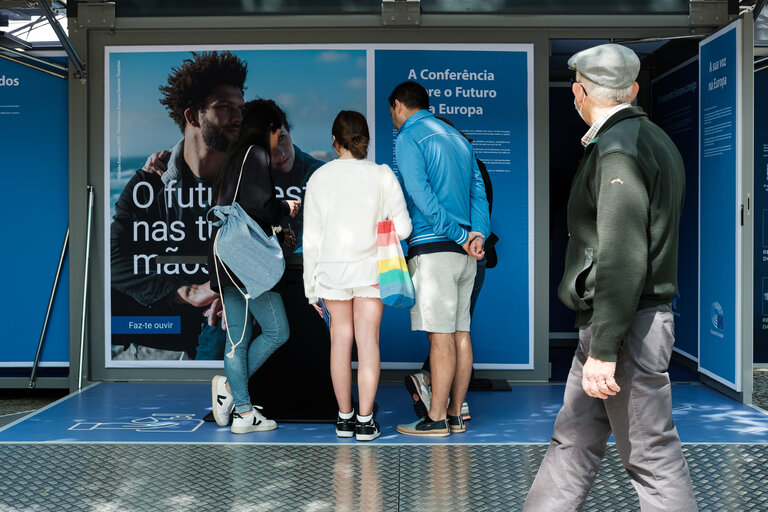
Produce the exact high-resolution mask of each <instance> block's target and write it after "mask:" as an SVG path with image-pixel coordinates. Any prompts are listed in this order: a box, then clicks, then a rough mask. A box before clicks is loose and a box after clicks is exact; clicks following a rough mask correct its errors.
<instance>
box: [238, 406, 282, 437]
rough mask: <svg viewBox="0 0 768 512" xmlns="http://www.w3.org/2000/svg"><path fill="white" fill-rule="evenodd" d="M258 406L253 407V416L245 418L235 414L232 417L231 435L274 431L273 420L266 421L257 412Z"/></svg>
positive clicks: (249, 415) (274, 423) (275, 425)
mask: <svg viewBox="0 0 768 512" xmlns="http://www.w3.org/2000/svg"><path fill="white" fill-rule="evenodd" d="M259 409H261V407H259V406H258V405H254V406H253V414H248V415H247V416H240V414H239V413H237V412H235V414H234V415H233V416H232V428H231V430H232V433H233V434H247V433H248V432H263V431H265V430H275V429H276V428H277V423H276V422H275V421H274V420H268V419H267V418H265V417H264V415H263V414H261V413H260V412H259Z"/></svg>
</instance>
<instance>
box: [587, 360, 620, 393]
mask: <svg viewBox="0 0 768 512" xmlns="http://www.w3.org/2000/svg"><path fill="white" fill-rule="evenodd" d="M615 373H616V362H615V361H601V360H599V359H595V358H594V357H588V358H587V362H586V363H584V370H583V372H582V377H581V387H582V388H584V392H585V393H586V394H588V395H589V396H591V397H594V398H608V397H609V396H613V395H615V394H616V393H618V392H619V391H621V388H620V387H619V385H618V384H616V380H615V379H614V375H615Z"/></svg>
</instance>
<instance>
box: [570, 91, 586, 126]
mask: <svg viewBox="0 0 768 512" xmlns="http://www.w3.org/2000/svg"><path fill="white" fill-rule="evenodd" d="M586 101H587V98H586V97H585V98H584V101H582V102H581V108H579V106H578V105H577V104H576V98H573V108H575V109H576V112H578V113H579V117H580V118H581V120H582V121H584V122H585V123H587V120H586V119H584V114H582V113H581V110H582V109H583V108H584V102H586ZM587 124H589V123H587Z"/></svg>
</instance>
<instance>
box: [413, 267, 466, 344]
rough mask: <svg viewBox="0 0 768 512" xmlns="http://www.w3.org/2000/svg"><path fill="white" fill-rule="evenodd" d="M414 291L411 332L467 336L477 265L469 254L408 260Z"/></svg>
mask: <svg viewBox="0 0 768 512" xmlns="http://www.w3.org/2000/svg"><path fill="white" fill-rule="evenodd" d="M408 271H409V272H410V274H411V278H412V279H413V286H414V288H416V305H415V306H413V308H411V329H412V330H414V331H427V332H437V333H452V332H456V331H467V332H469V325H470V316H469V302H470V298H471V297H472V287H473V286H474V284H475V273H476V272H477V261H476V260H475V259H474V258H472V257H471V256H470V255H468V254H459V253H456V252H435V253H431V254H419V255H417V256H414V257H413V258H411V259H410V260H408Z"/></svg>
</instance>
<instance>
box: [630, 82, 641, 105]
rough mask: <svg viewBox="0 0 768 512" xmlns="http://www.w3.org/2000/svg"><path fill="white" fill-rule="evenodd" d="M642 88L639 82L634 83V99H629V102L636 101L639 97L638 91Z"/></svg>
mask: <svg viewBox="0 0 768 512" xmlns="http://www.w3.org/2000/svg"><path fill="white" fill-rule="evenodd" d="M639 90H640V86H639V85H638V84H637V82H633V83H632V99H631V100H629V103H632V102H633V101H635V98H637V92H638V91H639Z"/></svg>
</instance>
